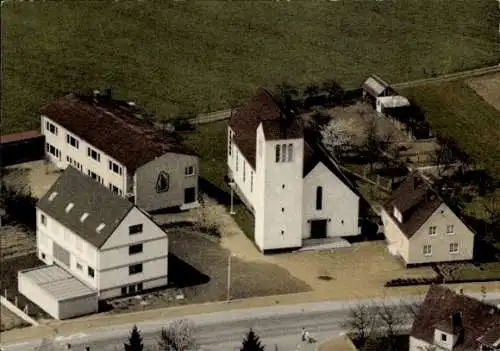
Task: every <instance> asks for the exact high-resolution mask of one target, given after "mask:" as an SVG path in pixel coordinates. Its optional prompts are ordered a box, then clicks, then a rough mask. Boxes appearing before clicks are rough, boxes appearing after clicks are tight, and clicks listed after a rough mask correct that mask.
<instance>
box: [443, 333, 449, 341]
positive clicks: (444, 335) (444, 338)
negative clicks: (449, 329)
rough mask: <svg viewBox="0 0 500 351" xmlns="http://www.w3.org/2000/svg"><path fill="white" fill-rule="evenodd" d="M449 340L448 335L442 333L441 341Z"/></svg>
mask: <svg viewBox="0 0 500 351" xmlns="http://www.w3.org/2000/svg"><path fill="white" fill-rule="evenodd" d="M447 340H448V335H446V334H444V333H441V341H445V342H446V341H447Z"/></svg>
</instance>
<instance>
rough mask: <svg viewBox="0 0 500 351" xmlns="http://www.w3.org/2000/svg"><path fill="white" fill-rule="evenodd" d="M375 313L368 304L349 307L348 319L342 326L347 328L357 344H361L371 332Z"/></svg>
mask: <svg viewBox="0 0 500 351" xmlns="http://www.w3.org/2000/svg"><path fill="white" fill-rule="evenodd" d="M375 320H376V314H375V312H374V310H373V308H370V306H368V305H363V304H359V305H356V306H354V307H351V309H350V310H349V317H348V319H347V320H346V321H345V322H344V323H343V324H342V328H344V329H346V330H348V332H349V334H351V335H352V336H353V339H354V341H355V343H356V345H357V346H362V345H364V344H365V343H366V341H367V339H368V338H369V337H370V335H371V334H372V332H373V328H374V325H375Z"/></svg>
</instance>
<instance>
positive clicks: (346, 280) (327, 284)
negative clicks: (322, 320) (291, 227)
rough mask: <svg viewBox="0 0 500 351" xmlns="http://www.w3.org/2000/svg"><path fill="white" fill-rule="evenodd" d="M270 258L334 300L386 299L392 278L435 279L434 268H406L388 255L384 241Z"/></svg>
mask: <svg viewBox="0 0 500 351" xmlns="http://www.w3.org/2000/svg"><path fill="white" fill-rule="evenodd" d="M270 259H271V262H274V263H276V264H278V265H279V266H281V267H283V268H285V269H287V270H288V271H289V272H290V274H292V275H293V276H294V277H296V278H297V279H300V280H302V281H304V282H306V283H307V284H308V285H310V286H311V288H312V289H313V290H315V291H316V292H318V293H321V294H324V295H325V296H328V297H329V298H332V299H351V298H358V297H359V298H363V297H364V296H383V295H384V293H385V292H384V291H385V288H384V284H385V282H386V281H388V280H390V279H395V278H401V277H408V278H417V277H429V278H431V277H435V276H436V273H435V272H434V270H433V269H432V268H431V267H419V268H411V269H407V268H405V267H404V266H403V265H402V264H401V263H400V262H399V261H398V260H397V259H396V258H395V257H393V256H391V255H390V254H389V253H388V252H387V247H386V244H385V242H384V241H377V242H363V243H357V244H353V246H351V247H350V248H342V249H335V250H332V251H321V252H302V253H290V254H280V255H275V256H271V257H270ZM318 277H330V278H331V279H319V278H318Z"/></svg>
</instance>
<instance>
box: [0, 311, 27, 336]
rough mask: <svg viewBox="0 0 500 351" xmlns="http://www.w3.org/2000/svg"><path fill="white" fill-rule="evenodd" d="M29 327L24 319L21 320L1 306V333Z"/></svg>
mask: <svg viewBox="0 0 500 351" xmlns="http://www.w3.org/2000/svg"><path fill="white" fill-rule="evenodd" d="M27 326H29V323H27V322H25V321H24V320H23V319H22V318H19V317H18V316H17V315H16V314H15V313H13V312H12V311H11V310H9V309H8V308H7V307H5V306H3V305H1V306H0V332H4V331H7V330H11V329H14V328H23V327H27Z"/></svg>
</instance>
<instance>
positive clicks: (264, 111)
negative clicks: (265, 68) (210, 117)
mask: <svg viewBox="0 0 500 351" xmlns="http://www.w3.org/2000/svg"><path fill="white" fill-rule="evenodd" d="M261 123H262V127H263V130H264V136H265V138H266V140H279V139H298V138H302V137H303V136H304V131H303V127H302V124H301V123H300V121H299V120H298V119H297V118H296V117H295V116H291V115H289V114H287V113H286V112H285V111H283V110H282V109H281V108H280V107H279V105H278V103H277V102H276V101H275V100H274V99H273V97H272V96H271V94H270V93H269V92H268V91H267V90H265V89H263V88H260V89H258V90H257V93H256V94H255V96H254V97H252V99H250V101H249V102H248V103H247V104H246V105H244V106H243V107H241V108H239V109H238V111H236V113H235V114H234V115H232V116H231V119H230V120H229V126H230V127H231V129H232V130H233V132H234V142H235V144H236V145H237V146H238V148H239V149H240V152H241V153H242V154H243V156H245V158H246V160H247V161H248V163H250V165H251V166H252V167H253V168H254V169H255V151H256V140H257V128H258V127H259V125H260V124H261Z"/></svg>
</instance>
